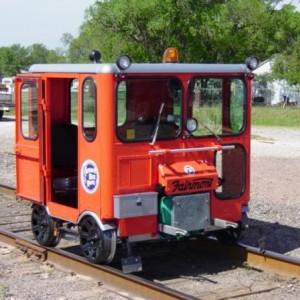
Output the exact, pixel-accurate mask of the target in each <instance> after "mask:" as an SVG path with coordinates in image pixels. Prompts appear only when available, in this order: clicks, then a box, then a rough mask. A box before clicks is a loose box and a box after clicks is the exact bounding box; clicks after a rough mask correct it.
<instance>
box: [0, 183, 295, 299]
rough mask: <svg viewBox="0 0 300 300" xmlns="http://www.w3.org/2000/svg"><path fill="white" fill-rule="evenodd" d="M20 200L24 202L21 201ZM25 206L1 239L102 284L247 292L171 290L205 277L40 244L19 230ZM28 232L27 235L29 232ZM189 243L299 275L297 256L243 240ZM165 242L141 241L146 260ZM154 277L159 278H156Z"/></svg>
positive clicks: (149, 290) (151, 290)
mask: <svg viewBox="0 0 300 300" xmlns="http://www.w3.org/2000/svg"><path fill="white" fill-rule="evenodd" d="M1 193H2V194H5V195H8V197H10V198H15V194H14V188H13V187H10V186H5V185H3V184H0V195H1ZM19 202H20V201H19ZM21 203H22V204H23V203H24V202H23V201H22V202H21ZM28 209H29V206H28V205H27V206H25V209H24V211H23V210H22V209H18V213H19V214H18V216H17V217H18V218H19V220H17V221H13V222H11V225H12V228H10V229H1V230H0V240H1V241H2V242H4V243H7V244H9V245H12V246H14V247H16V248H18V249H20V250H21V251H22V252H23V253H25V254H26V255H27V256H28V255H29V256H31V257H32V258H35V259H38V260H41V261H43V260H47V261H50V262H52V263H55V264H57V265H60V266H64V267H68V268H70V266H72V270H73V271H74V272H78V273H80V274H83V275H88V276H90V277H92V278H95V279H97V280H100V281H101V282H103V283H104V284H107V285H109V286H112V288H114V287H117V288H118V289H120V288H121V289H123V290H126V292H129V293H132V294H134V295H137V296H139V297H142V298H145V299H199V298H201V299H206V298H207V299H221V298H223V299H229V298H232V297H238V296H239V295H240V296H243V295H245V294H247V293H249V292H247V291H239V292H238V294H237V292H235V294H234V293H233V292H232V291H231V292H230V293H229V292H227V294H226V295H227V296H226V297H225V296H224V292H222V296H220V295H219V296H216V292H214V295H215V297H212V295H208V294H207V292H203V293H202V294H201V292H199V293H197V295H196V296H195V297H194V296H192V295H188V294H186V293H183V292H182V291H176V290H174V286H175V287H176V285H177V283H178V282H179V281H181V280H187V281H192V282H193V284H195V282H196V281H199V280H200V281H201V280H207V279H205V278H204V279H203V278H199V276H198V277H197V276H186V275H179V276H178V273H176V272H173V273H172V271H169V270H166V269H164V270H161V274H158V273H159V271H157V270H156V271H153V272H154V273H155V274H151V268H149V267H148V270H147V272H148V273H147V272H145V273H144V274H142V276H143V278H142V277H140V276H139V277H137V276H134V275H125V274H123V273H122V272H121V271H120V269H118V267H119V266H118V264H113V266H112V267H107V266H98V265H92V264H89V263H87V262H86V260H85V259H83V258H81V257H80V256H78V255H76V254H74V253H70V252H66V251H64V250H62V249H59V248H45V247H41V246H39V245H37V244H36V243H35V242H34V241H32V240H31V239H29V238H28V237H26V234H25V235H24V232H23V231H22V230H24V227H25V231H26V232H27V229H28V231H29V230H30V224H29V223H28V224H27V223H26V219H27V221H29V220H30V217H29V213H28ZM1 217H2V218H3V219H2V218H1ZM22 218H24V223H22V224H21V226H17V227H16V225H20V224H19V223H20V219H22ZM1 220H3V221H1ZM22 220H23V219H22ZM22 222H23V221H22ZM0 223H1V224H0V226H1V227H2V228H3V226H4V225H5V224H4V223H5V216H0ZM11 231H14V232H11ZM16 233H17V234H16ZM27 236H29V234H28V235H27ZM175 244H177V243H174V245H175ZM188 244H189V245H190V247H191V248H193V249H200V248H201V249H205V251H206V252H209V253H215V255H219V254H220V253H222V259H223V260H227V259H228V258H229V259H230V260H231V261H235V262H236V264H239V265H241V264H243V265H244V266H245V268H253V269H259V270H263V271H268V272H272V273H276V274H280V275H284V276H289V277H293V278H300V259H297V258H292V257H288V256H285V255H281V254H277V253H273V252H269V251H260V250H259V249H257V248H254V247H249V246H247V245H243V244H239V245H236V246H226V245H220V244H219V243H218V242H217V241H215V240H209V239H198V240H192V241H189V242H187V243H186V244H181V245H182V246H183V245H184V247H188V246H186V245H188ZM170 245H171V247H173V245H172V243H171V244H169V246H170ZM164 246H165V245H164ZM164 246H163V247H162V246H161V245H160V244H157V247H156V248H158V249H160V250H159V251H158V252H157V251H156V250H155V246H154V248H151V251H150V252H151V255H150V254H149V251H148V250H147V249H148V248H149V247H153V246H149V245H148V244H144V245H142V246H141V248H143V247H144V248H146V249H145V253H146V255H145V257H146V259H145V260H146V261H147V255H149V256H151V257H150V258H149V259H148V260H150V261H151V260H152V262H153V260H155V259H156V257H155V255H157V257H161V256H164V255H166V256H168V253H167V254H166V253H162V252H161V251H166V252H168V250H161V249H164ZM139 250H141V249H139ZM177 250H178V249H177ZM177 250H176V251H177ZM178 251H180V250H178ZM147 253H148V254H147ZM155 253H156V254H155ZM143 257H144V256H143ZM149 270H150V271H149ZM157 278H159V280H158V279H157ZM170 278H171V279H170ZM272 288H273V287H272V286H270V285H268V284H267V285H266V286H264V287H261V288H260V289H259V290H255V289H252V291H251V292H252V293H256V292H264V291H267V290H268V289H272Z"/></svg>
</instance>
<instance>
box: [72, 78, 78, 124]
mask: <svg viewBox="0 0 300 300" xmlns="http://www.w3.org/2000/svg"><path fill="white" fill-rule="evenodd" d="M70 99H71V100H70V121H71V124H74V125H78V105H77V103H78V102H77V99H78V80H77V79H73V80H72V81H71V84H70Z"/></svg>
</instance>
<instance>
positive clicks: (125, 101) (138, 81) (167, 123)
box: [117, 77, 182, 143]
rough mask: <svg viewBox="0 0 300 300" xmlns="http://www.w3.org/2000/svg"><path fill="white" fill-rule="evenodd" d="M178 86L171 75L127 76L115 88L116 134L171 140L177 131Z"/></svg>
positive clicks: (131, 138) (125, 138) (127, 138)
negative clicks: (153, 76)
mask: <svg viewBox="0 0 300 300" xmlns="http://www.w3.org/2000/svg"><path fill="white" fill-rule="evenodd" d="M181 109H182V85H181V82H180V80H178V79H177V78H173V77H172V78H171V77H159V78H148V79H145V78H144V79H142V78H140V77H139V78H128V79H127V80H126V81H122V82H120V83H119V84H118V87H117V124H118V127H117V134H118V137H119V138H120V139H121V140H123V141H149V142H152V143H153V142H155V140H163V139H174V138H176V137H177V136H178V135H179V133H180V131H181V124H182V122H181V119H182V116H181Z"/></svg>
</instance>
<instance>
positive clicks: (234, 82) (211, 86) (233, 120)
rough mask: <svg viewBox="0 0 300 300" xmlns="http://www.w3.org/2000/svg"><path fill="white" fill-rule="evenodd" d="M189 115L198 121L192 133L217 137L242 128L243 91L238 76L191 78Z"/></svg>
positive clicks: (244, 117) (236, 132)
mask: <svg viewBox="0 0 300 300" xmlns="http://www.w3.org/2000/svg"><path fill="white" fill-rule="evenodd" d="M189 88H190V97H189V107H190V109H189V115H190V116H189V117H192V118H195V119H196V120H197V122H198V129H197V130H196V131H195V132H193V136H199V137H201V136H209V135H214V136H216V137H217V138H218V137H219V136H222V135H223V136H224V135H228V134H239V133H241V132H242V131H243V130H244V128H245V120H246V113H245V109H246V105H245V103H246V92H245V84H244V82H243V81H242V80H241V79H239V78H210V77H201V78H194V79H193V80H192V81H191V83H190V86H189Z"/></svg>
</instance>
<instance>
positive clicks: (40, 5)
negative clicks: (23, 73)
mask: <svg viewBox="0 0 300 300" xmlns="http://www.w3.org/2000/svg"><path fill="white" fill-rule="evenodd" d="M94 3H95V0H6V1H4V0H2V1H1V4H0V20H1V22H0V24H1V25H0V26H1V28H0V47H5V46H11V45H13V44H20V45H21V46H24V47H27V46H30V45H32V44H35V43H41V44H44V45H45V46H46V47H47V48H48V49H55V48H57V47H62V46H63V45H62V43H61V41H60V39H61V37H62V35H63V34H64V33H66V32H68V33H71V34H72V35H73V36H77V35H78V33H79V27H80V25H81V24H82V22H83V20H84V11H85V9H86V8H88V7H89V6H90V5H92V4H94Z"/></svg>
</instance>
